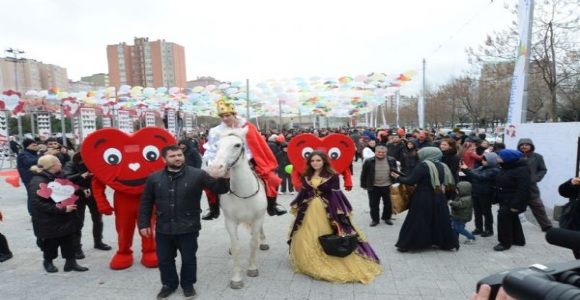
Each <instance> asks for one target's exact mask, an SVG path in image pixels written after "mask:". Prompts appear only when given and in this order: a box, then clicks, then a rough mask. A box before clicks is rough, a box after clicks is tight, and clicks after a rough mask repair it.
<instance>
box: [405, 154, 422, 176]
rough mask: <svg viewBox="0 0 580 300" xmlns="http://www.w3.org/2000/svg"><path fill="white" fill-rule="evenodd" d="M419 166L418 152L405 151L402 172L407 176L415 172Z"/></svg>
mask: <svg viewBox="0 0 580 300" xmlns="http://www.w3.org/2000/svg"><path fill="white" fill-rule="evenodd" d="M417 164H419V156H417V151H409V149H405V151H404V152H403V160H401V171H402V172H403V173H405V174H406V175H409V174H411V173H412V172H413V169H415V167H416V166H417Z"/></svg>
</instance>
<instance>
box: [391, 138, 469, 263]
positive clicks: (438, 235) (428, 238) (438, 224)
mask: <svg viewBox="0 0 580 300" xmlns="http://www.w3.org/2000/svg"><path fill="white" fill-rule="evenodd" d="M442 155H443V154H442V153H441V150H439V149H438V148H436V147H425V148H423V149H421V150H419V151H418V156H419V160H420V163H419V164H418V165H417V166H416V167H415V169H413V171H412V173H411V174H410V175H408V176H407V177H402V176H401V177H399V175H398V174H396V173H394V172H393V173H391V175H392V176H393V177H395V178H397V177H398V179H399V181H400V182H401V183H404V184H408V185H415V192H414V194H413V196H412V197H411V200H410V201H409V211H408V213H407V217H406V218H405V222H404V223H403V227H402V228H401V232H400V233H399V240H398V241H397V244H396V246H397V249H398V250H399V251H401V252H406V251H409V250H421V249H425V248H430V247H432V246H437V247H439V248H440V249H444V250H451V249H459V238H458V236H457V234H456V233H455V232H454V231H453V229H452V228H451V224H450V222H449V220H450V219H449V207H448V206H447V196H446V193H445V190H446V189H447V190H449V189H454V184H455V181H454V179H453V174H451V171H450V170H449V168H448V167H447V165H445V164H443V163H441V162H440V161H441V157H442Z"/></svg>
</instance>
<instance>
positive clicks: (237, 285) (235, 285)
mask: <svg viewBox="0 0 580 300" xmlns="http://www.w3.org/2000/svg"><path fill="white" fill-rule="evenodd" d="M225 219H226V230H227V231H228V234H229V235H230V251H231V253H232V257H233V259H234V275H233V276H232V279H231V280H230V287H231V288H232V289H241V288H242V287H243V286H244V282H243V281H242V267H241V266H240V242H239V240H238V224H237V222H236V221H234V220H230V219H229V218H225Z"/></svg>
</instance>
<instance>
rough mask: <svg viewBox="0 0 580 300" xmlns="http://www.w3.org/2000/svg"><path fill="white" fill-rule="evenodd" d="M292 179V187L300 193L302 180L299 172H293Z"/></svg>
mask: <svg viewBox="0 0 580 300" xmlns="http://www.w3.org/2000/svg"><path fill="white" fill-rule="evenodd" d="M290 179H292V185H293V186H294V189H295V190H297V191H299V190H301V189H302V180H300V174H299V173H298V171H296V170H292V174H291V176H290Z"/></svg>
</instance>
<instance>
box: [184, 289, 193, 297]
mask: <svg viewBox="0 0 580 300" xmlns="http://www.w3.org/2000/svg"><path fill="white" fill-rule="evenodd" d="M183 296H184V297H185V298H193V296H195V288H193V287H189V288H184V289H183Z"/></svg>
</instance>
